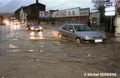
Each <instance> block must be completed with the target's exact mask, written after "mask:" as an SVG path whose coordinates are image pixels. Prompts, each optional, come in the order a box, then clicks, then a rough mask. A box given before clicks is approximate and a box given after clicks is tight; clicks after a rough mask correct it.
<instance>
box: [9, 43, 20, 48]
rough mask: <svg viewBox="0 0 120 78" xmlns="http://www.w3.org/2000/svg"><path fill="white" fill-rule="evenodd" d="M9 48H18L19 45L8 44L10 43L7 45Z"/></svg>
mask: <svg viewBox="0 0 120 78" xmlns="http://www.w3.org/2000/svg"><path fill="white" fill-rule="evenodd" d="M9 48H19V46H15V45H13V44H10V45H9Z"/></svg>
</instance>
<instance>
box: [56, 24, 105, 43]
mask: <svg viewBox="0 0 120 78" xmlns="http://www.w3.org/2000/svg"><path fill="white" fill-rule="evenodd" d="M58 36H59V38H63V37H67V38H68V39H70V40H74V41H75V42H76V43H105V42H106V36H105V35H104V34H102V33H100V32H97V31H94V30H93V29H92V28H91V27H89V26H87V25H84V24H66V25H64V26H62V27H60V28H59V29H58Z"/></svg>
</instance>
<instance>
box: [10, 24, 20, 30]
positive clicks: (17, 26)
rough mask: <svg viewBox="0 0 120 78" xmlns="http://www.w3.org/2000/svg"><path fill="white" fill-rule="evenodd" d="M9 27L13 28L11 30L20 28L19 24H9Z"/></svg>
mask: <svg viewBox="0 0 120 78" xmlns="http://www.w3.org/2000/svg"><path fill="white" fill-rule="evenodd" d="M11 29H13V30H19V29H20V25H14V24H11Z"/></svg>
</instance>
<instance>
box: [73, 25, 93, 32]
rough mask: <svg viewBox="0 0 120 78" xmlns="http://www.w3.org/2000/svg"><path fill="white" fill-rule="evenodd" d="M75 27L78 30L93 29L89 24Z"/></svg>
mask: <svg viewBox="0 0 120 78" xmlns="http://www.w3.org/2000/svg"><path fill="white" fill-rule="evenodd" d="M74 28H75V30H76V31H93V30H92V29H91V28H90V27H89V26H86V25H75V26H74Z"/></svg>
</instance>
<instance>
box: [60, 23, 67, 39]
mask: <svg viewBox="0 0 120 78" xmlns="http://www.w3.org/2000/svg"><path fill="white" fill-rule="evenodd" d="M67 31H68V25H64V26H63V27H62V28H61V31H60V33H61V35H62V36H64V37H68V35H67Z"/></svg>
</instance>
